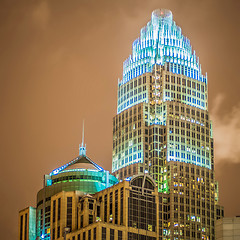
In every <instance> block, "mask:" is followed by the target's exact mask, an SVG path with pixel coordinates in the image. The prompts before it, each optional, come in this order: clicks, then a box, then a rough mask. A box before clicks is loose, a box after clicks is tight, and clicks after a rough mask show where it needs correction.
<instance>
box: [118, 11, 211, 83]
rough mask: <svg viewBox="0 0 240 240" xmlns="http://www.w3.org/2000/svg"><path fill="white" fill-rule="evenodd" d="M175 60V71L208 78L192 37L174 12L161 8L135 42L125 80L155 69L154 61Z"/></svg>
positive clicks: (162, 62) (194, 77)
mask: <svg viewBox="0 0 240 240" xmlns="http://www.w3.org/2000/svg"><path fill="white" fill-rule="evenodd" d="M165 63H172V64H173V66H172V68H171V71H172V72H173V73H177V74H183V75H185V76H187V77H190V78H193V79H196V80H199V81H202V82H206V81H207V80H206V77H205V76H203V75H202V74H201V66H200V64H199V59H198V58H197V57H196V55H195V51H192V47H191V44H190V41H189V39H188V38H186V37H184V36H183V35H182V31H181V28H180V27H179V26H177V25H176V23H175V22H174V21H173V18H172V12H171V11H170V10H166V9H157V10H155V11H153V12H152V18H151V21H149V22H148V23H147V26H145V27H143V28H142V29H141V33H140V37H139V38H137V39H136V40H135V41H134V42H133V45H132V54H131V55H130V56H129V57H128V58H127V59H126V60H125V62H124V63H123V79H122V81H120V82H119V84H120V85H121V84H124V83H125V82H127V81H129V80H130V79H132V78H135V77H138V76H139V75H142V74H144V73H146V72H151V71H152V67H153V65H154V64H158V65H164V64H165Z"/></svg>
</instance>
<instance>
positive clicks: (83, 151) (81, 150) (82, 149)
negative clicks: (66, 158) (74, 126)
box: [79, 120, 86, 156]
mask: <svg viewBox="0 0 240 240" xmlns="http://www.w3.org/2000/svg"><path fill="white" fill-rule="evenodd" d="M79 156H86V144H85V146H84V120H83V129H82V144H79Z"/></svg>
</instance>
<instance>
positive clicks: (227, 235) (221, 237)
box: [216, 216, 240, 240]
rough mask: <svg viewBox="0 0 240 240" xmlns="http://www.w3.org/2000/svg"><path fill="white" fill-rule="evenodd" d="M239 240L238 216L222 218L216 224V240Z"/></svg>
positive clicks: (239, 222) (239, 220)
mask: <svg viewBox="0 0 240 240" xmlns="http://www.w3.org/2000/svg"><path fill="white" fill-rule="evenodd" d="M237 239H240V216H237V217H234V218H226V217H224V218H222V219H219V220H217V222H216V240H237Z"/></svg>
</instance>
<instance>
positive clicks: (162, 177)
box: [112, 9, 223, 239]
mask: <svg viewBox="0 0 240 240" xmlns="http://www.w3.org/2000/svg"><path fill="white" fill-rule="evenodd" d="M213 157H214V149H213V135H212V123H211V121H210V118H209V113H208V89H207V77H206V76H204V75H203V74H202V72H201V65H200V63H199V59H198V58H197V56H196V55H195V52H194V51H193V50H192V47H191V44H190V41H189V39H187V38H186V37H185V36H183V34H182V31H181V28H180V27H179V26H177V25H176V23H175V22H174V21H173V19H172V13H171V11H169V10H165V9H161V10H155V11H153V13H152V18H151V20H150V21H149V22H148V23H147V26H145V27H143V28H142V29H141V33H140V37H139V38H137V39H136V40H135V41H134V42H133V46H132V54H131V55H130V56H129V57H128V59H127V60H125V62H124V64H123V77H122V80H119V82H118V102H117V115H116V116H115V117H114V119H113V156H112V171H113V174H114V175H115V176H117V178H119V179H124V178H128V177H131V176H132V175H136V174H138V173H139V172H140V173H141V172H145V173H149V174H150V175H151V176H152V177H153V179H154V180H155V181H156V183H157V185H158V190H159V192H162V193H166V194H169V209H168V211H169V213H168V214H167V215H166V216H165V218H166V219H164V220H167V221H168V224H167V225H165V226H163V229H164V230H163V231H164V236H165V238H166V239H200V238H201V239H214V237H215V230H214V225H215V220H216V218H219V217H221V216H222V215H223V209H222V208H221V207H220V206H218V192H217V183H216V181H215V176H214V159H213Z"/></svg>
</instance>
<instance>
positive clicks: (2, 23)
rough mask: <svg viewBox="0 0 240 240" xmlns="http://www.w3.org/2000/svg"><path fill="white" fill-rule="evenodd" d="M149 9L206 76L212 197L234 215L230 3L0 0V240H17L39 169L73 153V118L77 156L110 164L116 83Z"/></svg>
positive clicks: (237, 164) (236, 112) (233, 23)
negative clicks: (168, 16) (216, 190)
mask: <svg viewBox="0 0 240 240" xmlns="http://www.w3.org/2000/svg"><path fill="white" fill-rule="evenodd" d="M156 8H168V9H170V10H171V11H172V12H173V17H174V20H175V21H176V22H177V24H178V25H179V26H180V27H181V28H182V31H183V33H184V35H185V36H187V37H188V38H189V39H190V41H191V44H192V46H193V48H194V49H195V50H196V53H197V55H198V56H199V58H200V63H201V64H202V68H203V72H207V73H208V82H209V106H210V107H209V110H210V116H212V119H213V124H214V125H213V127H214V135H215V156H216V158H215V162H216V177H217V179H218V180H219V183H220V198H221V200H220V203H222V204H223V205H224V206H225V211H226V215H227V216H234V215H237V214H240V204H239V203H240V187H239V182H240V174H239V172H240V144H239V138H240V121H239V119H240V94H239V89H240V81H239V73H238V72H239V66H238V65H239V55H240V47H239V42H240V28H239V25H240V14H239V9H240V1H237V0H166V1H163V0H149V1H146V0H121V1H120V0H114V1H112V0H109V1H107V0H101V1H97V0H95V1H93V0H48V1H44V0H38V1H34V0H29V1H25V0H22V1H17V0H16V1H14V0H1V2H0V81H1V82H0V83H1V87H0V109H1V118H0V121H1V125H0V126H1V144H0V148H1V149H0V152H1V170H2V173H1V198H0V206H1V217H0V228H1V237H2V236H3V239H16V238H17V221H18V211H19V210H20V209H22V208H24V207H27V206H29V205H32V206H35V201H36V194H37V191H38V190H39V189H40V188H41V187H42V179H43V175H44V174H46V173H49V172H50V171H51V170H52V169H54V168H56V167H58V166H60V165H62V164H64V163H66V162H68V161H70V160H71V159H73V158H74V157H76V155H77V154H78V144H79V143H80V142H81V129H82V121H83V119H85V129H86V132H85V136H86V138H85V139H86V143H87V155H88V156H89V157H91V158H92V159H93V160H94V161H96V162H97V163H98V164H99V165H101V166H103V167H104V168H106V169H108V170H111V145H112V117H113V116H114V115H115V114H116V100H117V99H116V98H117V79H118V78H121V76H122V63H123V61H124V60H125V59H126V58H127V57H128V55H129V54H130V53H131V45H132V42H133V41H134V40H135V39H136V38H137V37H138V36H139V32H140V29H141V27H143V26H144V25H145V24H146V23H147V22H148V21H149V20H150V17H151V12H152V11H153V10H154V9H156Z"/></svg>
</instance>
